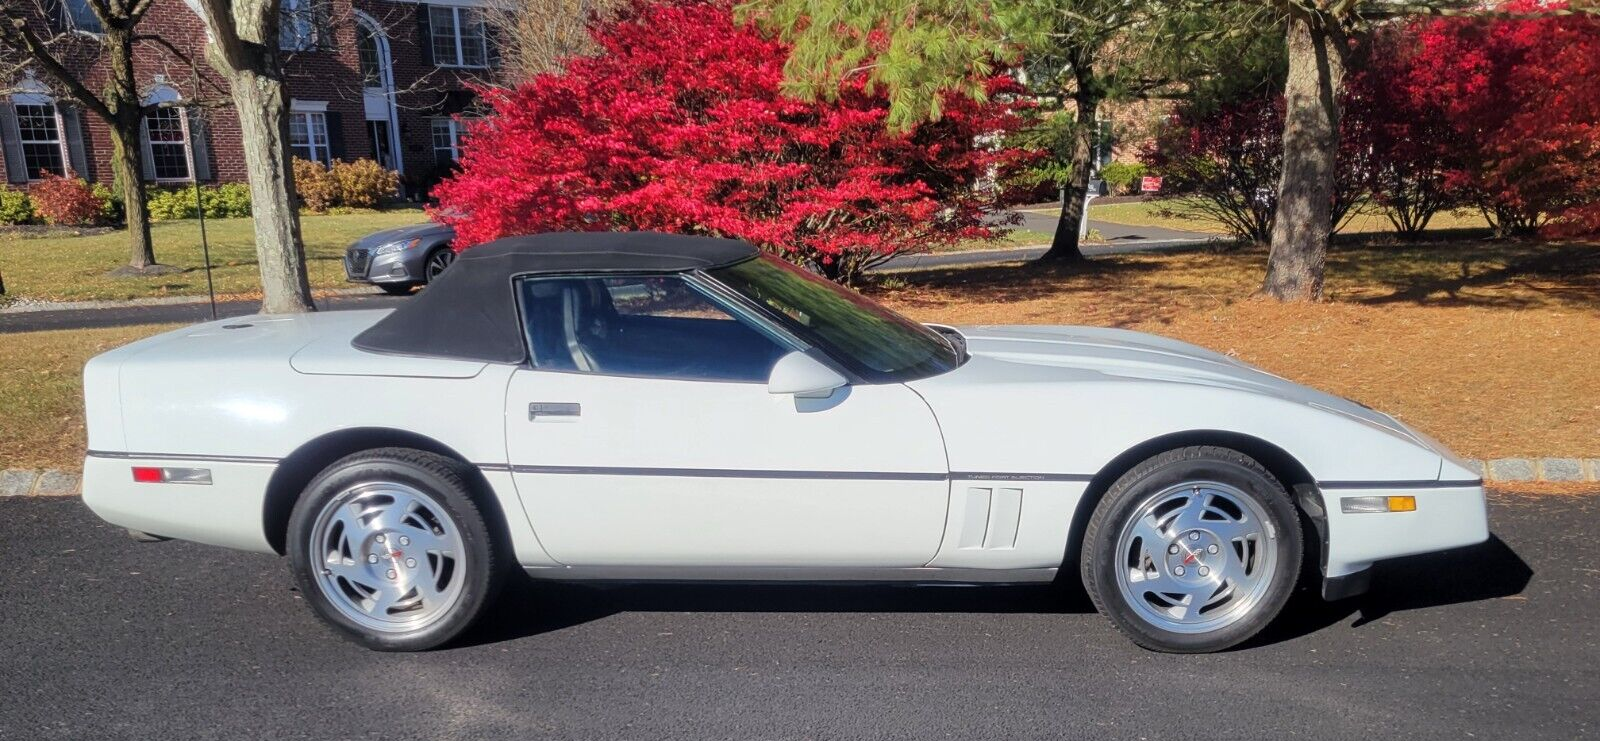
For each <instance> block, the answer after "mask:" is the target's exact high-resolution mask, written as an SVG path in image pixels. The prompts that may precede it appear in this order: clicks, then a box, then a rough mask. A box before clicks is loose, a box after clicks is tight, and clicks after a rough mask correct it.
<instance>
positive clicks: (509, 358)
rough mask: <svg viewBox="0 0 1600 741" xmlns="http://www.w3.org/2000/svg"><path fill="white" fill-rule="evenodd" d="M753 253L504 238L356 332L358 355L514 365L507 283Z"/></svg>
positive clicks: (620, 239) (616, 239) (677, 241)
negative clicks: (540, 276) (549, 275)
mask: <svg viewBox="0 0 1600 741" xmlns="http://www.w3.org/2000/svg"><path fill="white" fill-rule="evenodd" d="M757 254H758V250H757V249H756V248H755V247H754V246H752V245H750V244H748V243H746V242H740V241H738V240H733V239H715V238H712V237H689V236H683V235H680V234H659V233H655V232H556V233H550V234H535V235H531V236H526V237H507V238H505V239H500V240H496V241H493V242H489V243H487V244H483V245H479V246H477V247H473V248H471V249H469V250H465V251H463V252H462V253H461V256H460V257H459V258H457V259H456V261H455V263H454V264H452V265H451V266H450V269H449V270H446V271H445V272H444V273H442V274H441V275H440V276H439V277H438V279H436V280H435V281H434V282H433V283H432V284H430V285H429V286H428V288H427V289H426V290H424V291H422V292H421V293H419V294H417V295H416V296H414V297H412V298H411V299H408V300H407V301H406V302H405V303H404V304H401V306H400V308H398V309H395V310H394V312H393V313H391V314H389V315H388V316H386V317H384V318H383V319H380V320H379V321H378V323H377V324H374V325H372V326H371V327H368V328H367V330H366V331H364V332H362V333H361V334H358V335H356V337H355V339H354V340H352V341H351V344H353V345H355V346H356V347H357V348H360V349H362V350H369V351H372V352H380V353H390V354H396V355H424V356H430V357H444V358H459V359H461V360H480V361H484V362H490V363H520V362H522V360H523V359H524V358H525V357H526V355H527V352H526V350H525V348H524V344H523V340H522V322H521V321H520V320H519V318H518V316H517V298H516V293H515V289H514V282H515V281H514V279H515V278H517V277H518V276H523V275H536V274H542V273H575V272H581V273H597V272H604V273H681V272H686V271H690V270H702V269H706V268H715V267H720V266H723V265H731V264H733V263H736V262H740V261H743V260H747V259H749V258H751V257H754V256H756V255H757Z"/></svg>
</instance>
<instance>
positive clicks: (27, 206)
mask: <svg viewBox="0 0 1600 741" xmlns="http://www.w3.org/2000/svg"><path fill="white" fill-rule="evenodd" d="M30 221H33V202H32V201H30V200H29V199H28V194H27V193H24V192H22V191H20V190H15V189H12V188H8V187H5V186H0V224H5V225H11V224H26V223H28V222H30Z"/></svg>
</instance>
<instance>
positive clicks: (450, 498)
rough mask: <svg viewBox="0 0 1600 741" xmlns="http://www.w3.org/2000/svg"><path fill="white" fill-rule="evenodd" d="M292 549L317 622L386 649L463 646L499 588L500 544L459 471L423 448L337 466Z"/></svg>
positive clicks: (294, 527)
mask: <svg viewBox="0 0 1600 741" xmlns="http://www.w3.org/2000/svg"><path fill="white" fill-rule="evenodd" d="M288 544H289V561H290V567H291V568H292V569H293V571H294V576H295V579H296V581H297V582H298V583H299V586H300V589H301V591H302V592H303V593H304V594H305V595H306V597H307V598H308V601H310V603H311V605H312V607H313V609H314V610H315V611H316V613H317V615H318V616H319V617H321V618H322V619H323V620H324V621H326V622H327V623H329V624H330V625H332V626H334V627H335V628H338V629H339V630H340V631H342V632H343V633H345V634H346V635H347V636H349V637H351V638H353V639H355V640H356V641H358V642H360V643H363V644H366V645H367V646H369V647H371V648H375V649H379V650H385V651H417V650H423V649H428V648H433V647H435V646H438V645H440V644H443V643H445V642H447V641H449V640H450V639H452V638H455V637H456V636H457V635H459V634H460V633H461V632H462V631H463V630H465V629H466V628H467V627H469V626H470V625H471V624H472V623H473V621H475V620H476V619H477V618H478V616H479V615H480V614H481V613H483V612H484V610H485V608H486V607H487V606H488V604H489V602H490V601H491V599H492V597H493V596H494V594H495V592H496V591H497V589H498V587H499V584H500V570H501V569H500V559H499V558H498V552H497V546H496V544H495V543H494V542H493V541H492V537H491V535H490V530H489V527H488V524H487V523H486V522H485V520H484V518H483V515H482V513H481V512H480V510H479V509H478V506H477V504H476V503H475V502H474V501H473V500H472V498H471V496H470V495H469V494H468V488H467V484H466V482H465V481H464V480H463V479H462V477H461V475H460V473H459V472H458V470H457V468H456V465H455V464H454V463H453V462H452V461H450V460H448V459H445V458H441V457H439V456H436V455H432V454H430V453H424V452H421V451H416V450H408V449H401V448H387V449H381V450H373V451H368V452H364V453H358V454H356V455H352V456H349V457H347V458H344V459H342V460H340V461H338V462H336V463H334V464H333V465H331V466H329V467H328V468H327V469H326V470H324V471H323V472H322V473H321V474H319V475H318V476H317V478H316V479H315V480H313V481H312V482H311V484H310V485H309V486H308V487H307V488H306V490H305V493H304V494H303V495H302V496H301V497H300V500H299V501H298V502H297V503H296V504H295V508H294V512H293V513H292V514H291V516H290V518H289V539H288Z"/></svg>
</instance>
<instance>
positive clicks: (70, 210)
mask: <svg viewBox="0 0 1600 741" xmlns="http://www.w3.org/2000/svg"><path fill="white" fill-rule="evenodd" d="M28 197H29V199H30V200H32V201H33V209H34V211H36V212H38V214H39V217H40V218H42V219H44V222H45V223H46V224H53V225H60V226H92V225H94V224H95V223H97V222H98V221H100V219H101V209H102V207H103V204H102V203H101V201H100V199H99V198H97V197H95V194H94V188H92V187H90V186H89V184H88V183H87V182H84V180H83V178H78V177H61V176H59V175H50V174H46V175H45V176H44V179H43V180H40V181H39V182H38V183H36V184H35V185H34V186H33V187H32V188H31V189H30V190H29V192H28Z"/></svg>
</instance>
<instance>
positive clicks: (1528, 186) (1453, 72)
mask: <svg viewBox="0 0 1600 741" xmlns="http://www.w3.org/2000/svg"><path fill="white" fill-rule="evenodd" d="M1502 9H1503V10H1505V11H1508V12H1511V13H1516V14H1523V15H1534V16H1537V15H1540V14H1544V16H1545V17H1533V18H1512V19H1495V20H1485V19H1463V18H1450V19H1438V20H1433V21H1429V22H1426V23H1423V24H1421V26H1420V30H1419V31H1418V44H1419V50H1418V52H1417V57H1418V58H1417V63H1416V64H1415V65H1414V70H1413V73H1412V74H1411V75H1410V82H1409V85H1410V87H1411V89H1410V91H1409V92H1410V94H1411V95H1412V96H1413V97H1415V98H1416V99H1418V100H1422V101H1427V102H1429V103H1430V104H1432V105H1435V106H1437V107H1438V108H1439V109H1440V110H1442V111H1444V113H1445V116H1446V118H1447V119H1448V120H1449V123H1450V125H1451V127H1452V128H1453V132H1452V134H1453V136H1452V137H1451V141H1452V142H1455V143H1456V144H1458V145H1460V147H1461V153H1460V154H1461V157H1462V161H1461V163H1460V164H1459V166H1458V168H1457V170H1456V171H1455V172H1454V175H1453V177H1454V181H1455V182H1454V184H1455V186H1456V187H1459V188H1461V189H1462V191H1463V192H1464V193H1465V194H1467V195H1468V196H1469V197H1470V198H1471V199H1472V200H1473V201H1474V202H1475V203H1477V205H1478V206H1479V207H1480V208H1482V209H1483V211H1484V213H1485V214H1486V215H1487V216H1489V217H1490V219H1491V220H1492V221H1493V222H1494V223H1495V224H1496V226H1497V228H1498V229H1499V230H1500V231H1502V232H1513V231H1522V230H1528V229H1531V228H1533V227H1535V226H1537V225H1538V224H1539V223H1540V222H1541V221H1542V220H1544V219H1545V218H1547V217H1553V218H1554V219H1555V221H1554V227H1555V228H1556V229H1557V230H1560V231H1566V232H1590V233H1594V232H1600V84H1597V82H1596V81H1597V80H1600V19H1596V18H1594V17H1592V16H1587V15H1581V14H1580V15H1563V14H1561V11H1563V10H1565V9H1566V4H1565V3H1561V2H1549V3H1546V2H1539V1H1538V0H1514V1H1513V2H1510V3H1507V4H1505V5H1504V6H1502Z"/></svg>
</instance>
